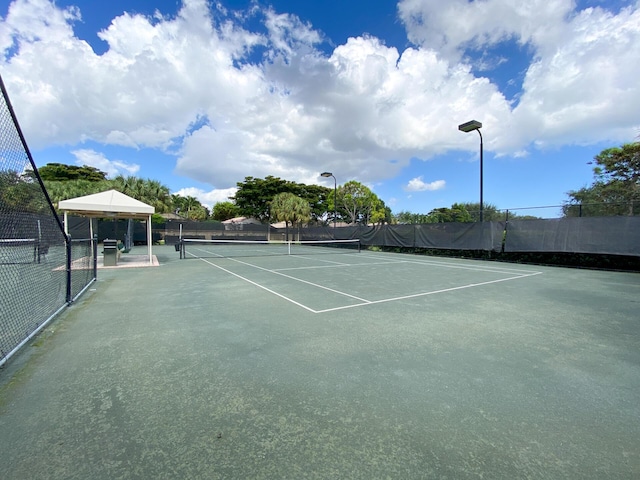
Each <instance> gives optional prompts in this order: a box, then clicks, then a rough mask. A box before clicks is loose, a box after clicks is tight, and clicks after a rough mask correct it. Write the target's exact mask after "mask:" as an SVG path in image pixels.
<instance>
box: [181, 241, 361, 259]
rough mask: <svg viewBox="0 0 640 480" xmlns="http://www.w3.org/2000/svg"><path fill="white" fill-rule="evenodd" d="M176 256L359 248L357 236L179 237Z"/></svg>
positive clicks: (328, 251) (311, 252) (331, 251)
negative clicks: (284, 238)
mask: <svg viewBox="0 0 640 480" xmlns="http://www.w3.org/2000/svg"><path fill="white" fill-rule="evenodd" d="M179 250H180V258H225V257H261V256H268V255H317V254H336V253H354V252H359V251H360V240H359V239H353V240H318V241H310V240H304V241H297V242H295V241H282V240H272V241H269V240H202V239H190V238H183V239H182V240H181V241H180V244H179Z"/></svg>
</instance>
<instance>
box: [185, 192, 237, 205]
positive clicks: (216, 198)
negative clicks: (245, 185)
mask: <svg viewBox="0 0 640 480" xmlns="http://www.w3.org/2000/svg"><path fill="white" fill-rule="evenodd" d="M237 191H238V189H237V188H224V189H216V190H211V191H209V192H207V191H205V190H202V189H200V188H183V189H181V190H178V191H177V192H175V195H180V196H181V197H194V198H197V199H198V201H199V202H200V203H201V204H203V205H205V206H206V207H207V208H209V209H211V208H212V207H213V206H214V205H215V204H216V203H220V202H229V201H230V200H229V197H233V196H234V195H235V194H236V192H237Z"/></svg>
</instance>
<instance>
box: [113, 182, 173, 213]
mask: <svg viewBox="0 0 640 480" xmlns="http://www.w3.org/2000/svg"><path fill="white" fill-rule="evenodd" d="M112 185H113V186H112V188H114V189H115V190H118V191H119V192H121V193H124V194H125V195H129V196H130V197H133V198H135V199H136V200H140V201H141V202H144V203H146V204H148V205H152V206H153V207H154V208H155V209H156V212H157V213H166V212H171V211H172V209H173V205H172V202H171V193H170V191H169V187H166V186H165V185H163V184H162V183H160V182H158V181H157V180H143V179H142V178H138V177H133V176H129V177H123V176H122V175H118V176H117V177H116V178H114V179H113V180H112Z"/></svg>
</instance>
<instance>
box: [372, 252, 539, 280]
mask: <svg viewBox="0 0 640 480" xmlns="http://www.w3.org/2000/svg"><path fill="white" fill-rule="evenodd" d="M365 255H366V256H370V257H376V258H379V257H380V256H379V255H377V254H375V253H373V252H371V253H365ZM380 260H382V261H383V262H385V263H396V262H398V261H400V262H404V263H416V264H419V265H435V266H438V267H446V268H458V269H463V270H474V271H481V272H498V273H522V274H525V275H527V274H529V273H531V272H530V271H529V270H523V269H517V268H508V267H502V266H500V267H489V266H486V265H485V266H482V267H481V266H478V265H472V264H470V263H462V264H460V265H456V264H453V263H449V262H437V261H435V260H419V259H416V260H388V261H387V260H385V259H380ZM538 273H541V272H538Z"/></svg>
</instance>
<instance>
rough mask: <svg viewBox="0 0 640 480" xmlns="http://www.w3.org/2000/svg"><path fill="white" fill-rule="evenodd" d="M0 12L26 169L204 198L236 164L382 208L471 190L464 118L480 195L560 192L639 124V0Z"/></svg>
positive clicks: (510, 200)
mask: <svg viewBox="0 0 640 480" xmlns="http://www.w3.org/2000/svg"><path fill="white" fill-rule="evenodd" d="M0 17H1V18H0V49H2V51H3V55H2V57H1V59H0V61H1V62H2V65H1V66H0V72H1V74H2V77H3V80H4V82H5V85H6V87H7V90H8V92H9V95H10V98H11V101H12V103H13V106H14V109H15V111H16V114H17V116H18V119H19V121H20V124H21V126H22V129H23V131H24V134H25V136H26V138H27V141H28V143H29V145H30V148H31V150H32V153H33V156H34V158H35V159H36V162H37V163H38V165H44V164H46V163H50V162H59V163H67V164H79V165H83V164H86V165H92V166H95V167H97V168H99V169H101V170H103V171H105V172H107V173H108V174H109V175H111V176H115V175H118V174H122V175H135V176H138V177H142V178H151V179H154V180H159V181H161V182H162V183H164V184H165V185H167V186H168V187H169V188H170V190H171V191H172V193H178V194H182V195H192V196H196V197H197V198H199V199H200V200H201V201H202V202H203V203H204V204H206V205H209V206H211V205H213V204H214V203H216V202H218V201H224V200H226V199H227V197H228V196H230V195H233V192H234V187H235V186H236V183H237V182H241V181H243V180H244V178H245V177H247V176H253V177H258V178H263V177H265V176H267V175H274V176H278V177H280V178H284V179H287V180H292V181H297V182H304V183H319V184H324V185H326V186H329V187H332V186H333V180H332V179H328V181H327V180H326V179H323V178H320V177H319V174H320V173H321V172H323V171H327V170H328V171H331V172H333V173H334V175H335V176H336V178H337V181H338V183H339V184H341V183H345V182H347V181H349V180H357V181H360V182H362V183H364V184H366V185H368V186H369V187H370V188H372V190H373V191H374V192H375V193H376V194H377V195H378V196H379V197H380V198H381V199H382V200H384V201H385V203H386V204H387V205H388V206H390V207H391V209H392V210H393V211H394V212H399V211H403V210H404V211H411V212H414V213H427V212H429V211H430V210H431V209H433V208H437V207H444V206H450V205H451V204H453V203H455V202H477V201H479V190H480V188H479V171H480V165H479V136H478V135H477V134H476V133H475V132H471V133H468V134H465V133H462V132H459V131H458V128H457V126H458V125H459V124H460V123H464V122H466V121H468V120H472V119H475V120H478V121H480V122H482V123H483V128H482V134H483V138H484V201H485V202H486V203H490V204H493V205H495V206H497V207H498V208H501V209H515V208H520V207H534V206H546V205H559V204H561V203H563V202H564V201H566V200H567V198H568V197H567V192H568V191H570V190H576V189H579V188H581V187H583V186H587V185H590V184H591V182H592V180H593V174H592V166H591V165H589V164H588V163H589V162H590V161H591V160H592V159H593V157H594V155H596V154H598V153H599V152H600V151H601V150H603V149H604V148H608V147H611V146H618V145H621V144H623V143H626V142H631V141H634V140H636V139H637V137H638V134H639V133H640V115H639V114H638V112H640V89H639V87H638V81H637V79H638V78H639V73H640V62H638V61H637V59H638V58H640V3H639V2H638V1H625V0H609V1H599V0H582V1H577V2H574V1H571V0H531V1H530V2H519V1H515V0H484V1H474V2H468V1H467V0H449V1H448V2H441V1H439V0H400V1H397V2H394V1H386V0H382V1H376V2H373V1H370V0H324V1H314V2H311V1H309V2H307V1H296V0H274V1H271V2H269V1H250V0H220V1H219V2H213V1H207V0H183V1H179V0H156V1H142V0H110V1H109V2H95V1H90V0H79V1H74V0H58V1H56V2H51V1H49V0H15V1H12V2H8V1H6V0H0ZM522 213H525V212H522ZM526 213H533V214H537V215H540V216H553V215H555V214H557V209H543V210H539V211H531V212H526Z"/></svg>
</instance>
